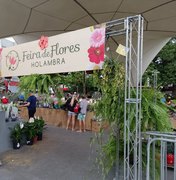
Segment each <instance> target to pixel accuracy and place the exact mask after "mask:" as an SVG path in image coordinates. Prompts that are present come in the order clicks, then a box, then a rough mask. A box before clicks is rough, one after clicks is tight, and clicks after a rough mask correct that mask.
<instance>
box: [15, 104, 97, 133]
mask: <svg viewBox="0 0 176 180" xmlns="http://www.w3.org/2000/svg"><path fill="white" fill-rule="evenodd" d="M19 110H20V112H19V115H20V118H22V119H24V120H28V110H27V108H26V107H21V108H19ZM35 116H36V117H42V118H43V119H44V120H45V122H46V123H47V124H50V125H54V126H58V127H62V128H66V124H67V117H68V116H67V111H64V110H61V109H50V108H37V110H36V113H35ZM93 116H94V113H93V112H87V115H86V130H89V131H91V130H92V119H93ZM78 123H79V122H78V120H76V125H75V128H76V129H78Z"/></svg>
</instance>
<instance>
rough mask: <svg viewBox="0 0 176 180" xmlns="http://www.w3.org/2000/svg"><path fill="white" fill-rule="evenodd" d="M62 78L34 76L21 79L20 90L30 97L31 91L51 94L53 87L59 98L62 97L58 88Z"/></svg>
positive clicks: (49, 75) (43, 75)
mask: <svg viewBox="0 0 176 180" xmlns="http://www.w3.org/2000/svg"><path fill="white" fill-rule="evenodd" d="M60 79H61V77H60V76H59V75H53V74H32V75H30V76H23V77H21V78H20V89H21V91H24V92H25V95H28V92H29V90H32V91H34V92H35V91H36V90H37V91H38V93H39V94H43V93H46V94H48V93H49V87H51V88H52V89H53V90H54V91H55V92H56V94H57V96H58V97H61V96H62V92H61V91H60V90H59V89H58V88H57V87H58V85H59V81H60Z"/></svg>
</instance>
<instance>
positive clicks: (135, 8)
mask: <svg viewBox="0 0 176 180" xmlns="http://www.w3.org/2000/svg"><path fill="white" fill-rule="evenodd" d="M175 9H176V1H175V0H150V1H147V0H89V1H87V0H30V1H27V0H1V1H0V23H1V25H0V38H5V37H10V36H13V37H14V39H15V40H16V42H17V43H18V44H20V43H23V42H28V41H32V40H36V39H39V37H40V36H41V35H42V34H45V35H47V36H51V35H56V34H60V33H64V32H68V31H73V30H77V29H81V28H84V27H88V26H91V25H95V24H99V23H103V22H108V21H111V20H114V19H119V18H123V17H127V16H131V15H136V14H141V15H142V16H143V17H144V19H145V26H144V61H143V71H144V70H145V69H146V68H147V66H148V65H149V63H150V62H151V60H152V59H153V58H154V57H155V56H156V54H157V53H158V52H159V50H160V49H161V48H162V47H163V46H164V45H165V43H166V42H167V41H168V40H169V39H170V37H172V36H175V34H176V23H175V22H176V11H175ZM115 40H116V41H117V43H118V39H116V38H115ZM109 43H110V44H112V47H113V44H114V45H115V46H114V49H115V48H116V44H115V43H114V42H113V41H111V42H109Z"/></svg>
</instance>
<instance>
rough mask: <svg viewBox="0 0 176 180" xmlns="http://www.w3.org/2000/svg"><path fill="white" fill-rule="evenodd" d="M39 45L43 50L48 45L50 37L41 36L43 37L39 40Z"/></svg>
mask: <svg viewBox="0 0 176 180" xmlns="http://www.w3.org/2000/svg"><path fill="white" fill-rule="evenodd" d="M39 46H40V49H41V50H43V49H45V48H47V47H48V37H47V36H41V38H40V40H39Z"/></svg>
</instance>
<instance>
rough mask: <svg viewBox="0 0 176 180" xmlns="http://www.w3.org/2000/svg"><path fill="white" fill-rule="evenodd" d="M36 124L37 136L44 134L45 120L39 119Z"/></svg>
mask: <svg viewBox="0 0 176 180" xmlns="http://www.w3.org/2000/svg"><path fill="white" fill-rule="evenodd" d="M34 123H35V128H36V131H37V134H40V133H42V132H43V129H44V126H45V125H46V124H45V121H44V120H43V118H42V117H40V118H39V119H35V121H34Z"/></svg>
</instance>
